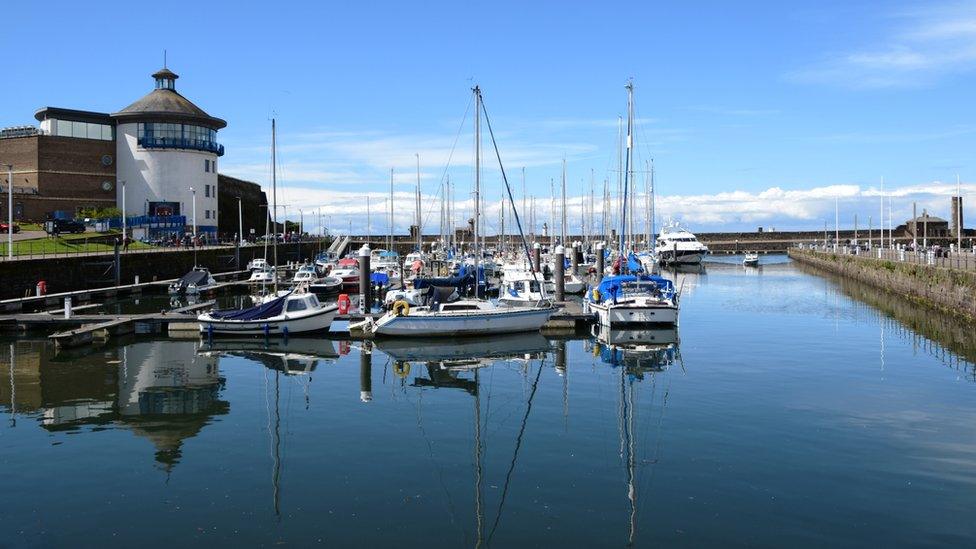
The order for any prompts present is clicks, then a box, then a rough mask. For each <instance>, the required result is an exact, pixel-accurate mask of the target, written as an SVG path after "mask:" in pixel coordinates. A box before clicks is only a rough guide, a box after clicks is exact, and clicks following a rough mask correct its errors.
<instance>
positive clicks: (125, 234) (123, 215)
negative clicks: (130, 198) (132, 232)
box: [122, 179, 129, 244]
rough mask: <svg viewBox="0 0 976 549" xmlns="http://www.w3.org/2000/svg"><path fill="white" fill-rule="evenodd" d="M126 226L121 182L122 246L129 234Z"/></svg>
mask: <svg viewBox="0 0 976 549" xmlns="http://www.w3.org/2000/svg"><path fill="white" fill-rule="evenodd" d="M126 229H127V226H126V222H125V180H124V179H123V180H122V244H125V238H126V236H127V235H128V234H129V233H128V232H127V231H126Z"/></svg>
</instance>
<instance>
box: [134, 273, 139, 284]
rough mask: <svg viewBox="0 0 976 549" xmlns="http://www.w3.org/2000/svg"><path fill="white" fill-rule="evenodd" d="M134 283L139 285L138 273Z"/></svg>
mask: <svg viewBox="0 0 976 549" xmlns="http://www.w3.org/2000/svg"><path fill="white" fill-rule="evenodd" d="M135 284H136V286H138V285H139V275H136V283H135Z"/></svg>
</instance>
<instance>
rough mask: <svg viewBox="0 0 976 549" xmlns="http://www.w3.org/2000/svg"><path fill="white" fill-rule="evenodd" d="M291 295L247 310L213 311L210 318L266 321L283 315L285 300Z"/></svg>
mask: <svg viewBox="0 0 976 549" xmlns="http://www.w3.org/2000/svg"><path fill="white" fill-rule="evenodd" d="M289 295H291V293H290V292H289V293H287V294H285V295H283V296H281V297H279V298H276V299H272V300H271V301H269V302H267V303H264V304H261V305H258V306H256V307H248V308H247V309H226V310H223V311H213V312H212V313H210V316H211V317H213V318H216V319H220V320H241V321H244V320H264V319H266V318H271V317H274V316H278V315H280V314H281V311H282V309H284V307H285V298H287V297H288V296H289Z"/></svg>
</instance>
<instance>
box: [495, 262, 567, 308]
mask: <svg viewBox="0 0 976 549" xmlns="http://www.w3.org/2000/svg"><path fill="white" fill-rule="evenodd" d="M504 273H505V274H504V275H503V276H502V280H501V283H500V284H501V285H500V287H499V290H498V302H499V303H501V304H503V305H538V304H540V303H545V302H547V301H548V300H549V299H551V298H552V296H554V295H555V293H556V288H555V285H554V284H553V283H552V282H551V281H546V280H543V278H542V275H541V274H539V273H533V272H531V271H519V270H514V269H511V268H509V269H505V271H504ZM543 290H545V291H543Z"/></svg>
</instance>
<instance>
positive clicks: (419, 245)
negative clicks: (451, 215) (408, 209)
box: [417, 153, 424, 254]
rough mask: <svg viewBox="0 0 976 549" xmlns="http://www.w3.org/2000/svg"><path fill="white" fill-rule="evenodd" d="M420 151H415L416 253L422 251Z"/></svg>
mask: <svg viewBox="0 0 976 549" xmlns="http://www.w3.org/2000/svg"><path fill="white" fill-rule="evenodd" d="M420 224H421V218H420V153H417V253H421V254H422V253H424V241H423V238H424V237H423V236H422V235H423V231H421V230H420Z"/></svg>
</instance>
